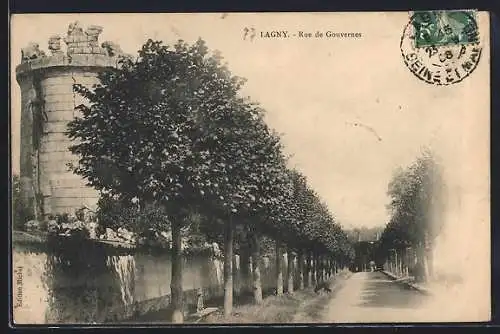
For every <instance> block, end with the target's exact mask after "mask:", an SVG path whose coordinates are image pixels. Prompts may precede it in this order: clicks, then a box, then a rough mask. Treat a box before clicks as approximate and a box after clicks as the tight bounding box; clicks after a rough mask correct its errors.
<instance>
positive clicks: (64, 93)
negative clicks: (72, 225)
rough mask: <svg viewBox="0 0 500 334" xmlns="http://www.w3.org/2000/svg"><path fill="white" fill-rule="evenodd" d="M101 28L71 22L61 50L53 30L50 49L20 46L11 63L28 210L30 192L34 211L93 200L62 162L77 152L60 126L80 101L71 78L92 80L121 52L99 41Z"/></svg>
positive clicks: (72, 208)
mask: <svg viewBox="0 0 500 334" xmlns="http://www.w3.org/2000/svg"><path fill="white" fill-rule="evenodd" d="M101 32H102V28H101V27H99V26H90V27H89V28H88V29H87V30H85V31H84V30H83V28H82V27H81V26H80V24H79V23H78V22H75V23H72V24H70V25H69V29H68V32H67V35H66V37H65V38H64V39H63V40H64V42H65V43H66V45H67V48H66V51H63V50H62V48H61V43H60V41H61V37H59V36H52V37H50V38H49V41H48V48H49V50H50V51H51V55H46V54H45V52H43V51H41V50H40V48H39V46H38V44H36V43H31V44H30V45H28V47H26V48H23V50H22V62H21V64H20V65H19V66H17V68H16V78H17V81H18V83H19V85H20V87H21V158H20V159H21V161H20V174H21V175H20V179H21V184H22V189H23V196H24V198H25V200H26V201H27V203H29V205H30V207H32V208H33V212H35V209H36V207H37V206H36V201H35V200H34V199H35V198H39V202H40V205H38V211H39V212H40V213H43V215H48V214H57V213H70V212H74V211H75V209H78V208H81V207H82V206H88V207H93V206H95V204H96V202H97V199H98V194H97V192H96V191H95V190H94V189H91V188H89V187H87V186H86V185H85V182H84V181H83V180H82V179H81V178H80V177H79V176H77V175H75V174H73V172H71V171H70V168H69V166H68V164H70V163H73V162H76V161H77V160H78V157H77V156H74V155H73V154H71V152H69V150H68V148H69V146H71V145H72V144H73V143H72V142H71V141H70V139H69V138H68V137H67V136H66V134H65V132H66V130H67V123H68V122H69V121H71V120H72V119H73V118H74V117H75V116H77V114H76V111H75V107H76V106H78V105H79V104H82V103H86V101H84V100H83V99H82V98H81V97H80V96H79V95H78V94H76V93H74V92H73V84H74V83H79V84H83V85H85V86H87V87H89V88H90V87H91V86H92V85H93V84H95V83H97V82H98V78H97V75H98V73H99V72H100V71H102V70H104V69H109V68H115V67H117V66H118V61H119V60H120V57H121V56H124V54H123V53H122V51H121V49H120V48H119V47H118V46H116V45H115V44H114V43H111V42H104V43H102V45H101V46H99V42H98V37H99V34H100V33H101ZM125 56H126V55H125ZM37 195H38V196H37Z"/></svg>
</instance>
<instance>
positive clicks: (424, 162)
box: [378, 149, 444, 279]
mask: <svg viewBox="0 0 500 334" xmlns="http://www.w3.org/2000/svg"><path fill="white" fill-rule="evenodd" d="M443 187H444V185H443V182H442V178H441V171H440V168H439V164H438V162H437V161H436V159H435V157H434V156H433V154H432V152H431V151H430V150H428V149H425V150H424V151H423V152H422V154H421V155H420V156H419V157H418V158H417V159H416V160H415V161H414V162H413V163H412V164H411V165H410V166H408V168H406V169H399V170H397V171H396V173H395V175H394V177H393V179H392V180H391V182H390V183H389V186H388V195H389V197H390V198H391V202H390V204H389V206H388V208H389V210H390V213H391V219H390V221H389V223H388V224H387V226H386V228H385V230H384V231H383V233H382V236H381V240H380V245H379V248H380V251H379V252H378V253H379V261H380V258H381V257H382V256H383V255H382V254H386V256H387V253H388V252H389V251H390V250H391V249H392V250H394V251H395V256H396V258H398V257H399V258H401V257H402V256H401V255H402V253H403V250H404V249H406V248H407V247H409V246H411V247H412V248H415V249H416V250H417V264H419V265H420V267H421V268H422V269H424V271H425V272H424V276H423V279H426V278H428V276H429V275H432V259H431V257H430V255H431V252H430V251H429V250H430V249H431V248H432V244H433V241H434V240H435V238H436V237H437V236H438V235H439V232H440V230H441V228H442V221H441V219H440V218H439V217H435V216H433V215H435V213H438V212H442V211H443V205H444V202H443V199H442V191H443ZM396 265H397V266H398V267H400V266H401V261H400V262H399V263H397V264H396Z"/></svg>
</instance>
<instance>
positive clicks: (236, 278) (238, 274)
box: [233, 250, 241, 296]
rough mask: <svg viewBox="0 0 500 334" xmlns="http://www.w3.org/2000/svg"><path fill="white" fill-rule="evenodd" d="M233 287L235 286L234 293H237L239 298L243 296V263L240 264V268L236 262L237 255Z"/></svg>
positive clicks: (234, 265) (234, 258) (234, 257)
mask: <svg viewBox="0 0 500 334" xmlns="http://www.w3.org/2000/svg"><path fill="white" fill-rule="evenodd" d="M233 253H234V250H233ZM240 261H241V257H240ZM233 286H234V289H233V291H234V292H233V293H235V294H236V295H237V296H241V263H239V266H238V261H237V260H236V254H233Z"/></svg>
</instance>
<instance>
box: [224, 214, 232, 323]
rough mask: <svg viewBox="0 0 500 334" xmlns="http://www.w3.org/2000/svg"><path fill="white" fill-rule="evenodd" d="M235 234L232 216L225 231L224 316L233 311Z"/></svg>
mask: <svg viewBox="0 0 500 334" xmlns="http://www.w3.org/2000/svg"><path fill="white" fill-rule="evenodd" d="M233 236H234V229H233V224H232V217H231V216H229V219H228V220H227V222H226V229H225V231H224V316H226V317H227V316H229V315H231V313H233Z"/></svg>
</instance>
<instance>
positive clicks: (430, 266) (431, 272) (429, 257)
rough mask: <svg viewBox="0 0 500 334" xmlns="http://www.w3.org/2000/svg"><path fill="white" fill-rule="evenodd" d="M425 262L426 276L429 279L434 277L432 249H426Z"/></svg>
mask: <svg viewBox="0 0 500 334" xmlns="http://www.w3.org/2000/svg"><path fill="white" fill-rule="evenodd" d="M425 255H426V260H427V261H426V262H427V276H428V278H429V279H432V278H433V277H434V256H433V255H434V254H433V253H432V249H427V250H426V252H425Z"/></svg>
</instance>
